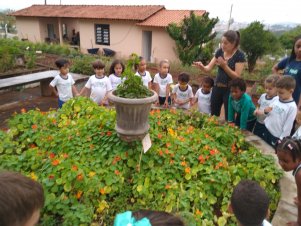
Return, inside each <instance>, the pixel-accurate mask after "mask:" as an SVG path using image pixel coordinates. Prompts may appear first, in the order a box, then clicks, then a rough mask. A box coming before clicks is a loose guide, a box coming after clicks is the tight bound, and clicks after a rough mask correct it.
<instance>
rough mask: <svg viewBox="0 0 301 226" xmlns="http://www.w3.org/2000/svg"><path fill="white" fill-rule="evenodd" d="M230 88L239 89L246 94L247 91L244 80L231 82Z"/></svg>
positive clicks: (238, 79)
mask: <svg viewBox="0 0 301 226" xmlns="http://www.w3.org/2000/svg"><path fill="white" fill-rule="evenodd" d="M229 86H230V88H231V87H235V88H239V89H240V90H241V91H242V92H246V90H247V85H246V82H245V81H244V80H243V79H242V78H235V79H233V80H231V81H230V84H229Z"/></svg>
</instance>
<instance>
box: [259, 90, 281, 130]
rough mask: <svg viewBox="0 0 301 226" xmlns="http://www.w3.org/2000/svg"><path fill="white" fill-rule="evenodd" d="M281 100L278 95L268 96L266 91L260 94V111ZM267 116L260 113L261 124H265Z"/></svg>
mask: <svg viewBox="0 0 301 226" xmlns="http://www.w3.org/2000/svg"><path fill="white" fill-rule="evenodd" d="M276 100H279V97H278V96H274V97H272V98H270V99H268V98H267V94H266V93H264V94H262V95H261V96H260V98H259V100H258V104H259V110H260V111H262V112H263V111H264V109H265V108H267V107H270V106H272V104H273V103H274V102H275V101H276ZM265 118H266V115H264V114H263V115H258V116H257V121H258V122H259V123H261V124H263V121H264V119H265Z"/></svg>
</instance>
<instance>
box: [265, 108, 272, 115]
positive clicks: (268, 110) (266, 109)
mask: <svg viewBox="0 0 301 226" xmlns="http://www.w3.org/2000/svg"><path fill="white" fill-rule="evenodd" d="M272 110H273V108H272V107H266V108H265V109H264V113H265V114H268V113H270V112H271V111H272Z"/></svg>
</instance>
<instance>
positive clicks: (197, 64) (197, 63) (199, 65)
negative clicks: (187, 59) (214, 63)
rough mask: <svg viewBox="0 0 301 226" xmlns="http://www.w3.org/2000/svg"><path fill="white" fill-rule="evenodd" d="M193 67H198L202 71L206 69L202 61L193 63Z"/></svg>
mask: <svg viewBox="0 0 301 226" xmlns="http://www.w3.org/2000/svg"><path fill="white" fill-rule="evenodd" d="M192 65H193V66H196V67H198V68H200V69H204V67H205V66H204V64H203V63H202V62H201V61H194V62H193V63H192Z"/></svg>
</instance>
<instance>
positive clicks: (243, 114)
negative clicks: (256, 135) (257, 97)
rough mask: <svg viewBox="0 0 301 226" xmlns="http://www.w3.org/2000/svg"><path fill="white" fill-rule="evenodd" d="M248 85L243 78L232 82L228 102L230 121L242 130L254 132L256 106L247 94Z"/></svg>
mask: <svg viewBox="0 0 301 226" xmlns="http://www.w3.org/2000/svg"><path fill="white" fill-rule="evenodd" d="M246 89H247V88H246V83H245V81H244V80H243V79H241V78H236V79H233V80H231V82H230V95H229V101H228V121H229V122H234V123H235V125H236V126H238V127H239V128H241V129H242V130H249V131H251V132H252V130H253V127H254V125H255V122H256V117H255V116H254V114H253V113H254V111H255V109H256V108H255V105H254V104H253V102H252V99H251V97H250V96H249V95H248V94H246Z"/></svg>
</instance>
